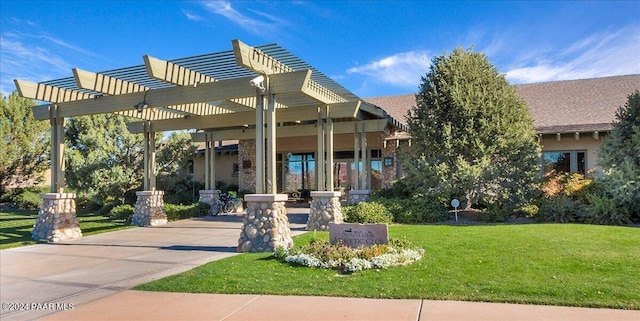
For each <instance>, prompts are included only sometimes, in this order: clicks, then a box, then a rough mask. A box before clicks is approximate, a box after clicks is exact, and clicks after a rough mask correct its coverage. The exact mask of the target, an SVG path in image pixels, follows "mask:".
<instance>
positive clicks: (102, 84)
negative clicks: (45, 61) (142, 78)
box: [73, 68, 149, 96]
mask: <svg viewBox="0 0 640 321" xmlns="http://www.w3.org/2000/svg"><path fill="white" fill-rule="evenodd" d="M73 77H74V78H75V79H76V83H77V84H78V87H79V88H83V89H88V90H92V91H96V92H99V93H103V94H107V95H111V96H114V95H122V94H129V93H135V92H141V91H145V90H148V89H149V88H148V87H146V86H142V85H139V84H136V83H134V82H130V81H126V80H122V79H118V78H115V77H111V76H107V75H103V74H99V73H95V72H90V71H85V70H82V69H78V68H73Z"/></svg>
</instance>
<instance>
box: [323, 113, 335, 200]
mask: <svg viewBox="0 0 640 321" xmlns="http://www.w3.org/2000/svg"><path fill="white" fill-rule="evenodd" d="M330 113H331V111H330V110H329V107H327V130H326V132H327V162H326V166H325V173H326V175H327V177H326V186H327V188H326V190H327V191H329V192H333V187H334V186H333V184H334V177H333V119H332V118H331V114H330Z"/></svg>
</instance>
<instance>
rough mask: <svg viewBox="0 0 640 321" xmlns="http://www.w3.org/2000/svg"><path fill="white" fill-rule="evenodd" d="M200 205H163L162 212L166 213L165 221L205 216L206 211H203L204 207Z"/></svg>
mask: <svg viewBox="0 0 640 321" xmlns="http://www.w3.org/2000/svg"><path fill="white" fill-rule="evenodd" d="M200 204H201V203H193V204H190V205H176V204H169V203H165V204H164V211H165V212H166V213H167V220H169V221H177V220H184V219H187V218H192V217H198V216H204V215H206V213H207V212H206V211H205V210H203V208H204V206H201V205H200Z"/></svg>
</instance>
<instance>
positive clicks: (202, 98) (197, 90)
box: [32, 70, 311, 119]
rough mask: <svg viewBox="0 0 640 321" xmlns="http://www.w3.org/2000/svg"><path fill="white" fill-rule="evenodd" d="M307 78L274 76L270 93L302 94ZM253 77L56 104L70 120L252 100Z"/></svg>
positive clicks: (40, 111) (41, 111) (40, 109)
mask: <svg viewBox="0 0 640 321" xmlns="http://www.w3.org/2000/svg"><path fill="white" fill-rule="evenodd" d="M310 75H311V71H310V70H304V71H297V72H293V73H289V74H282V75H277V76H276V75H274V76H273V79H272V81H273V84H272V86H271V91H272V92H273V93H274V94H291V93H301V92H302V89H303V88H304V87H306V85H307V84H306V82H308V81H309V77H310ZM252 78H253V77H243V78H235V79H227V80H222V81H215V82H210V83H204V84H200V85H198V86H196V87H192V86H176V87H170V88H160V89H152V90H147V91H145V92H137V93H128V94H122V95H117V96H103V97H97V99H91V100H81V101H70V102H66V103H60V104H58V106H59V108H58V111H59V115H60V116H61V117H72V116H81V115H91V114H101V113H112V112H119V111H127V110H132V109H134V106H135V105H137V104H140V103H143V102H144V103H146V105H147V106H148V107H149V108H150V107H164V106H172V105H183V104H191V103H201V102H209V101H216V100H230V99H236V98H245V97H253V96H255V88H253V87H251V85H250V84H249V81H250V80H251V79H252ZM32 109H33V116H34V118H35V119H48V118H49V113H48V110H49V107H48V105H40V106H34V107H32ZM145 109H146V108H145Z"/></svg>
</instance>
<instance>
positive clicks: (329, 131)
mask: <svg viewBox="0 0 640 321" xmlns="http://www.w3.org/2000/svg"><path fill="white" fill-rule="evenodd" d="M320 111H321V113H320V114H321V115H320V117H319V122H320V123H322V118H323V116H324V117H326V120H327V121H326V128H325V129H324V131H322V130H321V129H318V144H319V146H318V151H322V153H323V154H324V151H325V150H326V151H327V157H326V163H325V162H324V160H325V159H324V157H323V158H322V163H319V164H318V165H317V166H316V167H317V168H318V171H319V172H324V173H326V175H325V176H324V177H323V180H324V184H321V180H320V179H319V180H318V190H319V191H314V192H311V198H312V201H311V206H310V210H309V218H308V220H307V230H310V231H316V230H322V231H324V230H328V229H329V223H342V222H344V218H343V216H342V208H341V207H340V195H341V193H340V192H334V191H333V187H334V186H333V184H334V179H333V120H332V119H331V114H330V110H329V107H326V114H324V115H322V114H323V113H324V110H323V109H322V108H321V109H320ZM320 127H321V126H318V128H320ZM323 127H324V126H323ZM325 133H326V139H325V140H323V139H322V138H323V137H324V134H325ZM325 143H326V146H324V144H325ZM320 144H321V145H320ZM319 159H320V158H319ZM323 189H324V191H323Z"/></svg>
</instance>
